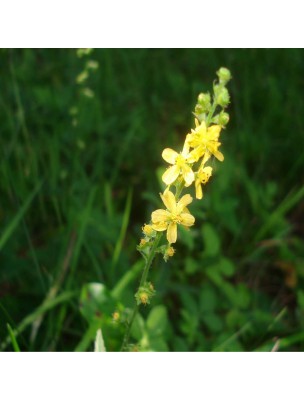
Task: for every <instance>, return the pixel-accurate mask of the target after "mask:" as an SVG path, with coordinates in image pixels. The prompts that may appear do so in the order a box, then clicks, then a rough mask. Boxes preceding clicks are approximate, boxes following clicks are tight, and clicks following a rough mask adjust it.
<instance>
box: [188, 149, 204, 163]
mask: <svg viewBox="0 0 304 400" xmlns="http://www.w3.org/2000/svg"><path fill="white" fill-rule="evenodd" d="M205 151H206V150H205V146H198V147H196V148H195V149H194V150H192V151H191V152H190V153H189V155H188V157H187V161H188V162H189V163H194V162H197V161H198V160H199V159H200V158H201V157H202V156H203V154H205Z"/></svg>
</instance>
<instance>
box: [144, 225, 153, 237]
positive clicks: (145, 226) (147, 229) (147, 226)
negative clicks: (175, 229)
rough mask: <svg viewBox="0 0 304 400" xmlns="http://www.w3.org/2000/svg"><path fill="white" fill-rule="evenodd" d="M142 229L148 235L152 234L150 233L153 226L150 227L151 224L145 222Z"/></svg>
mask: <svg viewBox="0 0 304 400" xmlns="http://www.w3.org/2000/svg"><path fill="white" fill-rule="evenodd" d="M142 231H143V233H144V234H145V235H147V236H150V235H152V233H153V228H152V226H151V225H148V224H145V225H144V226H143V227H142Z"/></svg>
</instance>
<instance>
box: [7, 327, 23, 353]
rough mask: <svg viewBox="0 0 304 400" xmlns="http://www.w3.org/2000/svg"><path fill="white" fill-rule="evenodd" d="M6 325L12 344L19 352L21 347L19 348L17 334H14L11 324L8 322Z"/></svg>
mask: <svg viewBox="0 0 304 400" xmlns="http://www.w3.org/2000/svg"><path fill="white" fill-rule="evenodd" d="M6 326H7V330H8V333H9V335H10V338H11V342H12V346H13V348H14V350H15V351H16V352H19V351H20V348H19V345H18V342H17V339H16V336H15V334H14V331H13V330H12V328H11V326H10V324H6Z"/></svg>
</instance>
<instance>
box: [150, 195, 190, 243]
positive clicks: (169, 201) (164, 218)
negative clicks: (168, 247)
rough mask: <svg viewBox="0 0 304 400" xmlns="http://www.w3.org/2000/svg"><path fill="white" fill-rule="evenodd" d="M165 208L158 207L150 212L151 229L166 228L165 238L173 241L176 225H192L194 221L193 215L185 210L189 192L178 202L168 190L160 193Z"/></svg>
mask: <svg viewBox="0 0 304 400" xmlns="http://www.w3.org/2000/svg"><path fill="white" fill-rule="evenodd" d="M160 196H161V198H162V201H163V203H164V204H165V206H166V210H163V209H159V210H156V211H153V213H152V223H153V225H152V226H153V229H155V230H156V231H165V230H167V240H168V242H169V243H175V242H176V239H177V225H178V224H181V225H183V226H186V227H189V226H192V225H193V224H194V222H195V219H194V217H193V215H191V214H190V213H189V211H188V210H187V208H186V207H187V205H188V204H190V203H191V202H192V197H191V196H190V194H185V195H184V196H183V197H182V198H181V199H180V200H179V201H178V202H176V200H175V196H174V194H173V193H172V192H170V191H169V190H166V191H165V192H164V194H160Z"/></svg>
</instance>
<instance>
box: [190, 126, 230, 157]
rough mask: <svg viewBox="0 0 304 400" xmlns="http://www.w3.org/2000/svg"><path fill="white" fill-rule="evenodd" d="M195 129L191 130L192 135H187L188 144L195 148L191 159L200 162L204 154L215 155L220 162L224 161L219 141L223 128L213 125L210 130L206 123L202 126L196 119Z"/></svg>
mask: <svg viewBox="0 0 304 400" xmlns="http://www.w3.org/2000/svg"><path fill="white" fill-rule="evenodd" d="M195 125H196V128H195V129H191V133H189V134H188V135H187V138H186V143H187V144H188V145H189V146H191V147H193V148H194V150H193V151H192V152H191V159H195V161H198V160H199V158H200V157H202V156H203V155H204V154H207V155H211V154H213V155H214V156H215V157H216V158H217V159H218V160H219V161H223V160H224V156H223V154H222V153H221V152H220V151H218V148H219V146H220V145H221V143H220V142H219V141H218V139H219V136H220V132H221V126H220V125H211V126H210V127H209V128H208V129H207V127H206V123H205V121H203V122H202V123H201V124H200V123H199V121H198V120H197V119H195Z"/></svg>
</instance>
